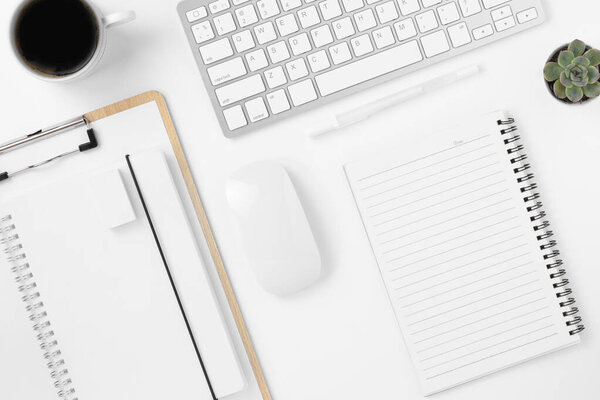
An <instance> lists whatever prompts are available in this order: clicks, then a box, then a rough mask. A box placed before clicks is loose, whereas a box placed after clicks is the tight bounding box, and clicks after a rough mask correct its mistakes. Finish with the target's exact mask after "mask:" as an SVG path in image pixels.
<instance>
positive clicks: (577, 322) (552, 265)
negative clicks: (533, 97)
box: [498, 118, 585, 335]
mask: <svg viewBox="0 0 600 400" xmlns="http://www.w3.org/2000/svg"><path fill="white" fill-rule="evenodd" d="M514 124H515V120H514V119H513V118H508V119H506V120H499V121H498V125H500V126H501V127H502V129H501V130H500V133H502V135H503V137H504V144H505V145H506V146H508V149H507V153H508V154H509V155H511V156H513V158H511V160H510V162H511V164H515V166H514V168H513V172H514V173H515V174H516V175H517V182H518V183H519V184H522V186H521V193H522V194H523V201H524V202H525V204H526V207H527V212H528V213H530V216H529V219H530V220H531V222H532V223H533V231H534V232H535V233H536V237H537V240H538V241H539V242H540V245H539V246H540V250H542V252H544V255H543V257H544V261H545V262H547V264H546V268H547V269H548V271H549V272H550V279H552V286H553V288H554V289H555V294H556V298H557V299H559V305H560V307H561V308H564V309H565V310H564V311H563V313H562V315H563V316H564V317H565V319H566V322H565V324H566V325H567V327H568V329H569V334H571V335H576V334H578V333H579V332H581V331H583V330H584V329H585V326H584V325H583V324H582V323H581V322H582V319H581V317H580V316H579V315H577V314H578V313H579V309H578V308H577V307H575V306H574V304H575V298H574V297H572V296H571V295H572V293H573V291H572V290H571V288H569V287H568V285H569V280H568V279H567V278H566V277H565V275H566V271H565V269H563V268H561V267H562V265H563V261H562V260H561V259H559V258H558V257H559V256H560V251H558V250H557V249H555V247H556V246H557V243H556V241H555V240H552V239H550V238H552V237H553V236H554V232H552V231H551V230H549V229H548V228H549V227H550V222H548V221H547V220H545V218H546V212H545V211H544V210H543V206H544V205H543V204H542V202H541V201H540V194H539V193H537V192H536V190H537V188H538V186H537V184H536V183H534V182H532V181H533V179H535V175H534V174H533V173H531V171H529V170H530V169H531V165H530V164H528V163H525V162H524V161H525V160H527V154H525V153H524V150H525V147H524V146H523V145H522V144H520V143H519V141H520V140H521V137H520V136H519V135H517V134H515V132H517V130H518V127H517V126H516V125H514Z"/></svg>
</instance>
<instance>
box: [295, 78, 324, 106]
mask: <svg viewBox="0 0 600 400" xmlns="http://www.w3.org/2000/svg"><path fill="white" fill-rule="evenodd" d="M288 91H289V93H290V98H291V99H292V104H294V106H296V107H298V106H301V105H302V104H306V103H308V102H310V101H313V100H316V99H317V92H316V91H315V87H314V86H313V83H312V81H311V80H310V79H307V80H305V81H302V82H300V83H296V84H294V85H290V86H288Z"/></svg>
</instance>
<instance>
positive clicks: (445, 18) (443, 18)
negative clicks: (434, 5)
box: [437, 3, 460, 25]
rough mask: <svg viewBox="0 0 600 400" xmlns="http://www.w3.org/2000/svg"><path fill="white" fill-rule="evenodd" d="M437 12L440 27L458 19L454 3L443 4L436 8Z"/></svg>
mask: <svg viewBox="0 0 600 400" xmlns="http://www.w3.org/2000/svg"><path fill="white" fill-rule="evenodd" d="M437 12H438V15H439V16H440V22H441V23H442V25H448V24H451V23H453V22H456V21H458V20H459V19H460V15H459V14H458V7H457V6H456V3H448V4H444V5H443V6H440V7H438V9H437Z"/></svg>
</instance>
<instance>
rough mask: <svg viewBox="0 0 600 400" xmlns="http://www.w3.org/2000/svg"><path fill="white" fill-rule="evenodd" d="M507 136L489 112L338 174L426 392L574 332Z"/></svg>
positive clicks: (527, 355) (573, 318)
mask: <svg viewBox="0 0 600 400" xmlns="http://www.w3.org/2000/svg"><path fill="white" fill-rule="evenodd" d="M516 130H517V128H516V126H515V125H514V121H513V120H512V119H509V118H507V116H506V114H504V113H495V114H493V115H488V116H486V117H482V118H480V119H477V120H475V121H473V123H472V124H470V125H469V126H466V127H464V128H459V129H456V130H453V131H451V132H445V133H444V134H442V135H432V136H429V137H423V136H419V141H413V142H411V143H404V144H403V147H402V148H400V149H397V150H393V151H390V152H389V153H386V154H381V155H379V156H377V157H376V158H372V159H369V160H365V161H359V162H356V163H351V164H349V165H347V166H346V167H345V169H346V173H347V176H348V180H349V182H350V186H351V187H352V191H353V193H354V196H355V199H356V203H357V205H358V208H359V210H360V214H361V216H362V219H363V223H364V226H365V228H366V230H367V233H368V236H369V240H370V242H371V246H372V248H373V252H374V253H375V256H376V259H377V262H378V264H379V267H380V270H381V274H382V277H383V280H384V282H385V285H386V287H387V290H388V294H389V298H390V301H391V302H392V304H393V307H394V310H395V313H396V317H397V320H398V323H399V325H400V327H401V329H402V332H403V336H404V339H405V342H406V345H407V346H408V349H409V352H410V354H411V357H412V359H413V363H414V364H415V367H416V369H417V372H418V376H419V379H420V381H421V384H422V387H423V389H424V392H425V393H426V394H432V393H435V392H439V391H441V390H444V389H447V388H450V387H452V386H456V385H458V384H461V383H464V382H466V381H469V380H472V379H475V378H478V377H480V376H483V375H486V374H489V373H492V372H495V371H498V370H500V369H503V368H505V367H508V366H511V365H514V364H517V363H519V362H522V361H525V360H528V359H531V358H533V357H537V356H539V355H542V354H544V353H548V352H550V351H554V350H557V349H560V348H563V347H566V346H569V345H572V344H575V343H577V342H578V341H579V335H578V334H579V332H581V331H582V330H583V325H581V317H579V316H578V309H577V308H576V307H574V306H573V304H574V303H575V300H574V298H573V297H572V290H571V289H570V288H569V287H568V284H569V281H568V280H567V279H566V278H565V274H566V272H565V270H564V269H563V267H562V264H563V263H562V261H561V260H560V259H558V257H559V252H558V250H557V249H556V245H557V244H556V242H555V241H554V240H553V239H551V238H552V236H553V233H552V231H551V230H549V223H548V222H547V221H546V213H545V212H544V210H543V205H542V203H541V199H540V195H539V194H538V193H537V185H536V183H535V182H534V176H533V174H532V173H531V166H530V164H529V163H528V162H527V156H526V154H525V152H524V147H523V145H522V144H521V143H520V137H519V136H518V135H517V134H516V133H515V131H516Z"/></svg>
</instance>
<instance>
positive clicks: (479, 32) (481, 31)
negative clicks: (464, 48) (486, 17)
mask: <svg viewBox="0 0 600 400" xmlns="http://www.w3.org/2000/svg"><path fill="white" fill-rule="evenodd" d="M493 34H494V28H493V27H492V25H491V24H487V25H483V26H480V27H479V28H475V29H473V37H474V38H475V40H481V39H483V38H486V37H488V36H491V35H493Z"/></svg>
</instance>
